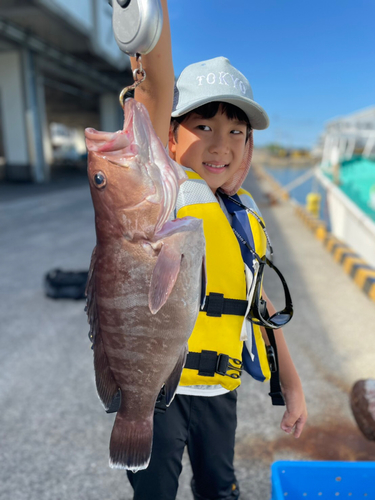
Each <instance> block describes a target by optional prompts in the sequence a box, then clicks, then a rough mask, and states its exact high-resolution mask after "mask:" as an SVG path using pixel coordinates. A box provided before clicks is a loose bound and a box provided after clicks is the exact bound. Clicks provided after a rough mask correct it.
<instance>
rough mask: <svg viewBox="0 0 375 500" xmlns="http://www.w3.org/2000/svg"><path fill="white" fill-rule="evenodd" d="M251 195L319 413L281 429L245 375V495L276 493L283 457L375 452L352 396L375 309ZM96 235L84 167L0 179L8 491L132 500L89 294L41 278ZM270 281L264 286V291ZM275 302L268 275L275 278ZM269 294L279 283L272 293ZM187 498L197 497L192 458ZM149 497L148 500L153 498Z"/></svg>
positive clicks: (74, 258)
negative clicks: (113, 456)
mask: <svg viewBox="0 0 375 500" xmlns="http://www.w3.org/2000/svg"><path fill="white" fill-rule="evenodd" d="M246 185H247V188H248V189H249V190H250V191H252V192H253V193H254V196H255V198H256V200H257V201H258V203H259V206H260V208H261V211H262V213H263V216H264V218H265V220H266V223H267V227H268V230H269V233H270V236H271V239H272V242H273V246H274V249H275V254H276V262H277V264H278V265H279V267H280V268H281V269H282V271H283V273H284V274H285V277H286V279H287V281H288V283H289V285H290V288H291V292H292V295H293V299H294V303H295V311H296V312H295V317H294V319H293V321H292V323H291V324H290V326H288V327H287V328H286V329H285V335H286V337H287V339H288V344H289V347H290V350H291V352H292V356H293V359H294V360H295V364H296V365H297V368H298V370H299V373H300V375H301V378H302V381H303V385H304V389H305V393H306V399H307V404H308V409H309V421H308V425H307V426H306V428H305V431H304V434H303V436H302V437H301V438H300V439H299V440H295V439H294V438H293V437H291V436H286V435H284V434H283V433H282V432H281V431H280V430H279V422H280V420H281V416H282V411H283V410H282V409H281V408H276V407H272V406H271V403H270V398H269V396H268V395H267V392H268V386H267V384H260V383H257V382H255V381H253V380H251V379H250V378H249V377H247V376H244V377H243V383H242V386H241V388H240V389H239V409H238V433H237V448H236V468H237V473H238V479H239V482H240V488H241V490H242V496H241V498H242V499H244V500H245V499H246V500H248V499H249V500H250V499H251V500H268V499H269V498H270V464H271V463H272V462H273V461H275V460H280V459H288V460H290V459H293V460H296V459H301V460H325V459H327V460H374V459H375V444H374V443H368V442H366V440H365V439H364V438H363V437H362V436H361V434H360V433H359V431H358V430H357V428H356V425H355V423H354V420H353V418H352V416H351V412H350V408H349V403H348V395H349V392H350V389H351V386H352V384H353V383H354V382H355V381H356V380H358V379H360V378H375V362H374V361H375V348H374V341H373V326H372V325H374V324H375V307H374V304H373V303H372V302H370V301H369V300H368V298H367V297H366V296H365V295H364V294H362V292H361V291H360V290H359V289H358V288H357V287H356V286H355V285H354V283H353V282H352V281H351V280H350V278H348V277H347V276H346V275H345V274H344V273H343V271H342V269H341V268H340V267H339V266H338V265H337V264H336V263H334V262H333V260H332V258H331V256H330V255H329V254H328V253H327V252H326V251H325V249H324V248H323V247H322V245H321V244H320V242H318V241H317V240H316V239H315V238H314V236H313V235H312V234H311V233H310V231H309V230H308V229H307V228H306V227H305V226H304V225H303V223H302V222H301V221H300V220H299V219H298V218H297V216H296V215H295V214H294V211H293V208H292V206H291V205H290V204H289V203H287V202H284V203H283V204H279V205H274V206H268V204H267V200H266V198H265V197H264V195H263V192H264V191H267V189H269V188H268V186H267V185H265V184H264V183H260V182H259V181H257V180H256V179H255V178H254V177H253V176H250V177H249V178H248V180H247V184H246ZM94 243H95V234H94V220H93V210H92V206H91V200H90V194H89V190H88V186H87V183H86V181H85V179H84V177H83V176H80V175H76V176H74V177H72V176H69V177H68V178H67V179H63V180H61V181H60V183H53V184H51V185H49V186H44V187H37V186H27V185H23V186H12V185H4V184H3V185H0V249H1V259H0V277H1V287H0V318H1V322H0V330H1V333H0V366H1V378H0V409H1V410H0V499H1V500H68V499H69V500H76V499H77V500H78V499H89V500H103V499H105V500H130V499H131V498H132V495H131V488H130V486H129V485H128V483H127V479H126V476H125V473H124V472H122V471H119V470H112V469H110V468H109V467H108V443H109V436H110V432H111V429H112V422H113V416H112V415H107V414H106V413H105V412H104V411H103V409H102V406H101V404H100V402H99V400H98V398H97V396H96V391H95V387H94V374H93V367H92V351H91V349H90V342H89V340H88V338H87V333H88V325H87V321H86V316H85V313H84V311H83V308H84V303H83V301H70V300H58V301H55V300H51V299H49V298H47V297H45V295H44V291H43V286H42V284H43V276H44V274H45V272H46V271H48V270H50V269H53V268H56V267H59V268H62V269H65V270H84V269H87V268H88V265H89V260H90V255H91V251H92V249H93V246H94ZM267 287H268V288H267ZM266 288H267V291H268V293H269V294H270V295H271V297H272V298H273V299H274V300H275V301H276V302H277V301H278V300H279V296H278V291H277V287H276V286H275V283H273V282H272V280H271V281H270V282H269V283H266ZM271 292H272V293H271ZM184 463H185V466H184V470H183V473H182V476H181V481H180V489H179V493H178V497H177V498H178V500H191V499H192V495H191V493H190V488H189V481H190V477H191V472H190V468H189V464H188V461H187V459H185V460H184ZM150 500H151V499H150Z"/></svg>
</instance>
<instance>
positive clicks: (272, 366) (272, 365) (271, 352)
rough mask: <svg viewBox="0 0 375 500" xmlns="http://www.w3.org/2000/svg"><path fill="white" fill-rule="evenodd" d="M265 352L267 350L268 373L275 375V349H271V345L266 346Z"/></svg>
mask: <svg viewBox="0 0 375 500" xmlns="http://www.w3.org/2000/svg"><path fill="white" fill-rule="evenodd" d="M266 350H267V359H268V364H269V366H270V371H271V372H272V373H275V372H277V362H276V356H275V349H274V348H273V347H272V345H268V346H266Z"/></svg>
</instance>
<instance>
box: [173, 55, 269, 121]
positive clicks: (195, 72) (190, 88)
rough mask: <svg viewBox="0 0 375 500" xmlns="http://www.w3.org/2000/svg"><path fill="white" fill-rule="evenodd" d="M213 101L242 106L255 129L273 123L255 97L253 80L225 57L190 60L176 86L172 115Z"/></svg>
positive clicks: (186, 111) (181, 113)
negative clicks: (196, 61)
mask: <svg viewBox="0 0 375 500" xmlns="http://www.w3.org/2000/svg"><path fill="white" fill-rule="evenodd" d="M213 101H220V102H228V103H230V104H234V105H235V106H237V107H238V108H240V109H242V111H244V113H246V115H247V117H248V118H249V122H250V125H251V128H253V129H256V130H263V129H265V128H267V127H268V125H269V118H268V115H267V113H266V112H265V111H264V109H263V108H262V107H261V106H259V104H258V103H256V102H255V101H254V98H253V91H252V89H251V86H250V83H249V81H248V80H247V78H246V77H245V76H244V75H243V74H242V73H240V72H239V71H238V70H236V68H234V67H233V66H232V65H231V64H230V62H229V60H228V59H226V58H225V57H215V58H214V59H208V60H207V61H202V62H198V63H195V64H190V66H187V67H186V68H185V69H184V70H183V71H182V73H181V75H180V76H179V78H178V80H177V83H176V86H175V95H174V102H173V111H172V117H177V116H181V115H184V114H185V113H188V112H189V111H192V110H193V109H196V108H198V107H199V106H202V105H203V104H207V103H209V102H213Z"/></svg>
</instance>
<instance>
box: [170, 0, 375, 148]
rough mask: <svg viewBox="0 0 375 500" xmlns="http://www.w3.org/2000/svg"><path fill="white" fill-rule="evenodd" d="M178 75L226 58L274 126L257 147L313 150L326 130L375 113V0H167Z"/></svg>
mask: <svg viewBox="0 0 375 500" xmlns="http://www.w3.org/2000/svg"><path fill="white" fill-rule="evenodd" d="M169 12H170V18H171V29H172V47H173V60H174V66H175V73H176V75H178V74H179V73H180V72H181V71H182V70H183V69H184V67H185V66H187V65H188V64H191V63H193V62H197V61H201V60H205V59H210V58H212V57H217V56H220V55H222V56H225V57H227V58H228V59H229V60H230V61H231V63H232V64H233V65H234V66H235V67H236V68H237V69H239V70H240V71H241V72H242V73H244V74H245V76H246V77H247V78H248V79H249V81H250V84H251V86H252V88H253V92H254V99H255V100H256V101H257V102H259V104H261V105H262V106H263V107H264V108H265V110H266V111H267V113H268V115H269V117H270V121H271V125H270V127H269V128H268V129H267V130H266V131H259V132H256V134H255V141H256V144H257V145H262V144H266V143H269V142H274V141H277V142H281V143H283V144H285V145H287V146H294V147H301V146H304V147H306V146H307V147H311V146H313V145H314V144H315V142H316V140H317V138H318V135H319V133H320V132H321V131H322V130H323V127H324V122H325V121H327V120H329V119H331V118H334V117H336V116H340V115H345V114H348V113H352V112H354V111H357V110H359V109H363V108H366V107H369V106H375V0H350V1H349V0H340V1H339V0H326V1H322V0H315V1H314V2H312V1H304V0H257V1H254V0H232V1H228V0H169Z"/></svg>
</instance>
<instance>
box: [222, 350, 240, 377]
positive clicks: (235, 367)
mask: <svg viewBox="0 0 375 500" xmlns="http://www.w3.org/2000/svg"><path fill="white" fill-rule="evenodd" d="M231 361H232V363H234V364H232V363H231ZM242 367H243V364H242V362H241V360H239V359H236V358H230V357H229V356H228V355H227V354H219V356H218V357H217V363H216V373H218V374H219V375H223V376H226V377H230V378H234V379H237V378H240V377H241V374H242ZM230 370H232V371H234V372H235V373H227V372H228V371H230Z"/></svg>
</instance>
